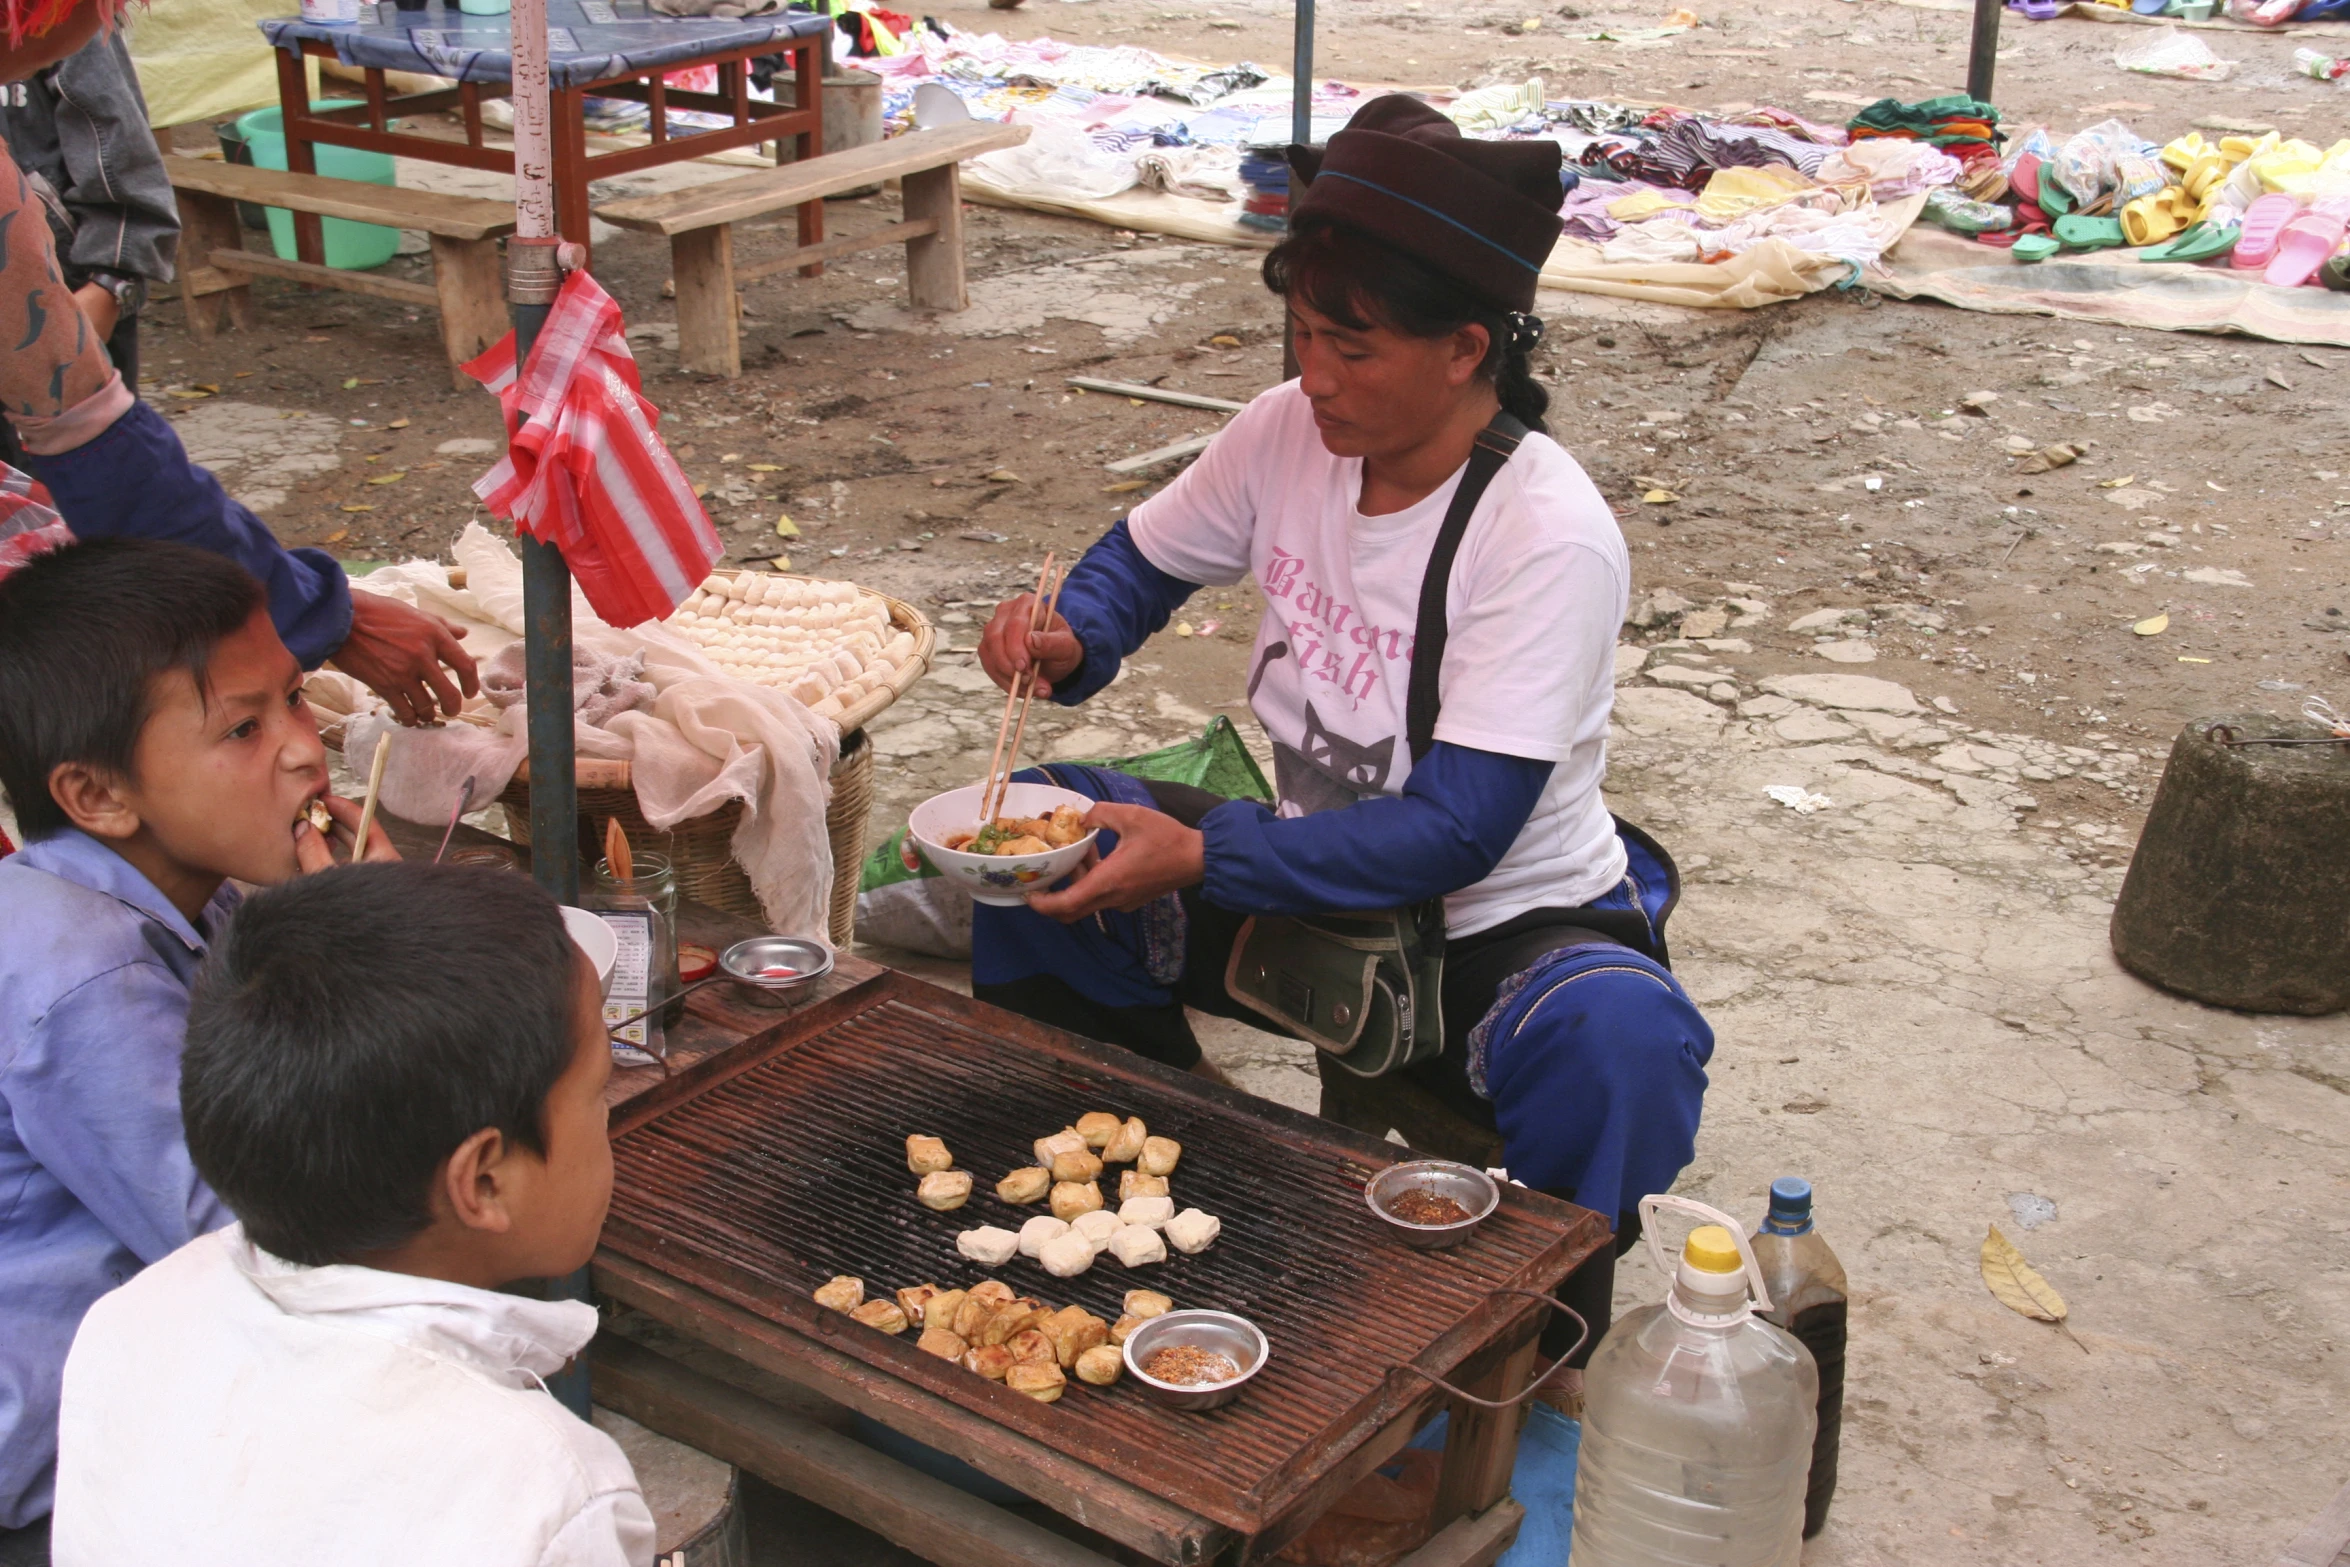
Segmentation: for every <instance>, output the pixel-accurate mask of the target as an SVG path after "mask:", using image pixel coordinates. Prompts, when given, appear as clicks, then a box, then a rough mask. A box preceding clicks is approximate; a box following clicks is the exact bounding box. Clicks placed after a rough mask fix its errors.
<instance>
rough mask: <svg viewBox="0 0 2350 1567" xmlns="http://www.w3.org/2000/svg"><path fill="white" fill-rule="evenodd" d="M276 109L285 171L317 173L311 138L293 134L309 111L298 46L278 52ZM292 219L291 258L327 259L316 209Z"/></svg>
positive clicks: (319, 261) (319, 262) (307, 82)
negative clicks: (282, 120)
mask: <svg viewBox="0 0 2350 1567" xmlns="http://www.w3.org/2000/svg"><path fill="white" fill-rule="evenodd" d="M277 101H278V112H279V113H280V114H282V115H284V117H285V131H286V170H287V172H289V173H292V174H316V173H317V172H318V158H317V155H316V154H315V153H314V152H313V151H312V150H311V143H310V139H309V138H308V137H307V136H301V135H298V134H296V132H295V130H294V123H295V120H296V119H297V117H300V116H305V115H308V114H309V112H310V73H309V72H308V71H307V70H305V69H304V68H303V64H302V52H301V51H300V50H299V49H280V50H279V51H278V52H277ZM293 219H294V259H295V260H297V261H307V262H309V263H310V264H311V265H312V266H314V267H315V266H323V265H324V264H325V262H326V231H325V230H323V229H321V228H320V227H319V226H318V214H317V213H315V212H297V213H294V214H293Z"/></svg>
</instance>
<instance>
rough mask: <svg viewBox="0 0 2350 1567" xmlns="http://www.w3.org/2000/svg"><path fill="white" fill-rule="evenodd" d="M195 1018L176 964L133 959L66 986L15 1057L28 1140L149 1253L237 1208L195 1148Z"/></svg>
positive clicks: (49, 1166) (12, 1105) (11, 1082)
mask: <svg viewBox="0 0 2350 1567" xmlns="http://www.w3.org/2000/svg"><path fill="white" fill-rule="evenodd" d="M187 1021H188V993H187V991H186V989H185V988H184V987H182V985H181V984H180V983H179V981H178V980H177V979H175V978H173V977H172V975H171V973H170V972H169V971H168V970H167V969H165V968H164V967H163V966H162V965H161V964H159V963H156V962H153V961H147V962H138V963H127V964H125V965H123V966H122V967H120V968H117V969H111V970H109V971H108V972H106V973H104V974H100V975H97V976H95V977H94V978H92V979H90V980H88V981H87V982H85V983H83V984H82V985H79V986H77V987H76V988H75V989H73V990H72V991H70V992H68V993H67V994H66V995H65V996H63V997H62V998H60V999H59V1000H58V1001H57V1003H56V1004H55V1005H54V1006H52V1007H51V1008H50V1009H49V1011H48V1013H47V1014H46V1015H45V1016H44V1017H43V1018H42V1019H41V1021H40V1023H39V1024H38V1025H37V1026H36V1027H35V1028H34V1029H33V1030H32V1037H31V1038H29V1039H26V1040H24V1041H23V1042H22V1044H21V1046H20V1048H19V1049H18V1051H17V1053H16V1058H15V1060H14V1061H13V1062H12V1063H11V1064H10V1066H9V1069H8V1094H7V1100H8V1108H9V1113H10V1115H11V1117H12V1118H13V1119H14V1121H15V1125H16V1135H17V1136H18V1137H20V1138H22V1139H23V1141H24V1145H25V1149H26V1151H27V1152H29V1153H30V1154H31V1155H32V1156H33V1157H34V1158H36V1159H38V1160H39V1161H40V1162H41V1165H42V1167H43V1168H44V1169H46V1170H48V1171H49V1172H50V1173H51V1174H53V1175H55V1176H56V1177H57V1179H58V1180H59V1181H60V1182H62V1183H63V1184H64V1186H65V1188H66V1189H67V1190H68V1191H70V1192H72V1193H73V1194H74V1196H75V1197H76V1198H77V1199H79V1200H80V1202H81V1203H82V1205H83V1206H84V1207H86V1208H88V1209H89V1210H90V1211H91V1212H92V1213H93V1214H95V1215H97V1217H98V1222H99V1223H101V1224H103V1225H105V1226H106V1229H107V1232H108V1233H109V1234H111V1235H113V1236H114V1238H115V1239H116V1240H118V1241H120V1242H122V1244H123V1245H125V1246H127V1247H129V1248H130V1249H131V1251H132V1252H134V1253H136V1254H137V1255H138V1257H139V1258H140V1259H141V1260H142V1261H145V1262H155V1261H157V1260H159V1259H161V1258H163V1257H166V1256H168V1255H170V1254H171V1253H172V1252H174V1251H176V1250H178V1249H179V1248H180V1247H182V1246H184V1245H186V1244H187V1243H188V1242H189V1241H191V1240H194V1239H195V1238H196V1237H197V1236H199V1235H202V1234H205V1233H207V1232H209V1231H212V1230H217V1229H219V1228H220V1227H221V1226H222V1225H224V1224H227V1223H228V1222H229V1221H230V1220H231V1219H232V1218H233V1217H234V1215H232V1214H231V1213H230V1212H229V1211H228V1209H227V1208H226V1207H225V1206H223V1205H222V1203H221V1201H220V1199H219V1198H218V1197H216V1196H214V1195H213V1192H212V1188H211V1187H209V1186H207V1185H205V1184H204V1181H203V1178H202V1177H201V1176H199V1175H197V1173H196V1167H195V1164H194V1163H193V1161H191V1160H190V1158H189V1157H188V1140H187V1133H186V1131H185V1129H184V1128H183V1127H182V1125H181V1122H180V1043H181V1041H182V1039H183V1038H185V1036H186V1033H187Z"/></svg>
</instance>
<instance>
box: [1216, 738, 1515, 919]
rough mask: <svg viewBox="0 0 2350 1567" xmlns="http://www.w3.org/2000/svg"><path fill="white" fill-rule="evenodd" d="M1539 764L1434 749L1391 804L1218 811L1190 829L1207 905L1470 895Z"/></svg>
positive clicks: (1497, 858)
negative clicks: (1196, 835) (1283, 811)
mask: <svg viewBox="0 0 2350 1567" xmlns="http://www.w3.org/2000/svg"><path fill="white" fill-rule="evenodd" d="M1550 769H1551V764H1550V763H1548V762H1538V761H1533V760H1530V759H1528V758H1526V757H1522V756H1504V755H1502V754H1501V753H1499V752H1496V751H1479V750H1475V749H1472V748H1471V747H1468V746H1460V745H1448V744H1446V743H1445V742H1443V741H1441V740H1439V741H1438V742H1436V744H1435V745H1433V746H1431V747H1430V748H1429V750H1428V754H1427V756H1426V757H1425V758H1423V759H1422V760H1421V761H1419V762H1417V763H1415V764H1413V767H1412V771H1411V776H1410V777H1408V778H1406V779H1405V780H1404V786H1403V793H1402V795H1400V796H1393V795H1380V796H1378V797H1376V798H1373V799H1368V800H1362V801H1358V802H1357V803H1355V804H1353V805H1350V806H1347V807H1346V808H1344V809H1343V810H1336V811H1317V812H1316V813H1314V814H1313V815H1311V816H1293V817H1287V818H1283V817H1277V816H1275V815H1274V814H1273V813H1272V812H1271V811H1269V810H1267V809H1266V808H1265V807H1264V806H1262V805H1259V804H1257V803H1256V802H1255V801H1253V800H1230V801H1227V802H1225V803H1224V804H1222V805H1219V806H1217V807H1216V808H1215V809H1214V810H1212V811H1210V812H1209V813H1208V814H1207V817H1206V819H1205V820H1203V821H1202V822H1201V823H1200V831H1201V832H1202V834H1204V835H1205V837H1206V840H1207V842H1206V849H1207V879H1206V881H1205V882H1204V883H1203V884H1202V888H1201V890H1202V891H1203V892H1204V893H1205V894H1206V896H1207V899H1208V901H1209V902H1210V903H1213V904H1215V905H1217V906H1218V907H1220V908H1226V909H1231V910H1233V911H1234V912H1236V913H1242V914H1312V913H1317V912H1322V911H1325V910H1338V909H1388V908H1395V907H1397V906H1399V905H1401V904H1406V903H1417V902H1419V901H1421V900H1422V899H1425V898H1436V897H1442V896H1443V895H1444V894H1446V893H1450V892H1458V891H1460V890H1461V889H1462V888H1463V887H1471V886H1475V885H1476V884H1477V883H1478V882H1480V881H1483V880H1484V879H1485V878H1486V876H1488V875H1489V874H1491V872H1492V870H1493V867H1494V866H1495V865H1497V864H1499V863H1500V862H1501V857H1502V856H1503V855H1504V854H1506V853H1508V852H1509V847H1510V845H1511V844H1512V843H1515V842H1516V841H1517V837H1518V834H1519V832H1521V831H1522V830H1523V829H1524V828H1525V825H1526V821H1527V818H1529V817H1531V816H1532V815H1533V814H1534V806H1535V802H1537V801H1538V800H1540V799H1541V798H1542V791H1543V788H1544V786H1545V785H1547V784H1548V783H1549V782H1550Z"/></svg>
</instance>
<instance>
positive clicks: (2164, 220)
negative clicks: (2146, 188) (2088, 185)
mask: <svg viewBox="0 0 2350 1567" xmlns="http://www.w3.org/2000/svg"><path fill="white" fill-rule="evenodd" d="M2174 189H2175V187H2174ZM2183 227H2185V225H2184V224H2183V223H2182V222H2181V221H2180V219H2179V215H2178V213H2177V211H2176V210H2175V209H2174V208H2173V207H2172V205H2171V201H2170V192H2169V191H2164V192H2163V193H2162V194H2161V195H2159V196H2140V197H2139V198H2138V199H2137V200H2136V201H2133V202H2131V203H2129V204H2128V205H2127V206H2125V207H2123V208H2122V237H2123V238H2125V239H2127V240H2128V241H2129V242H2130V243H2131V244H2132V245H2137V246H2141V247H2143V246H2147V245H2159V244H2161V243H2162V242H2163V241H2164V240H2166V239H2169V238H2170V237H2171V236H2172V235H2174V234H2176V233H2178V232H2179V230H2180V229H2181V228H2183Z"/></svg>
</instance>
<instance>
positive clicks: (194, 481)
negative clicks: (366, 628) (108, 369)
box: [27, 402, 351, 669]
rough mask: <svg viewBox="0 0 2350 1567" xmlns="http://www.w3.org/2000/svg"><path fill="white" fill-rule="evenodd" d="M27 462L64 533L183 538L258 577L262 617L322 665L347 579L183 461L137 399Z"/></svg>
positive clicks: (173, 435)
mask: <svg viewBox="0 0 2350 1567" xmlns="http://www.w3.org/2000/svg"><path fill="white" fill-rule="evenodd" d="M27 461H28V462H29V463H30V464H31V465H32V470H33V476H34V477H35V478H37V479H39V480H40V481H41V482H42V483H43V484H45V485H47V486H48V487H49V493H50V495H52V496H53V497H55V498H56V502H57V510H58V514H59V515H60V516H62V517H64V518H65V522H66V526H68V527H70V528H72V529H73V532H74V537H76V538H80V539H168V540H171V541H173V542H175V543H179V544H192V545H194V546H196V547H197V548H198V549H204V550H210V551H212V553H214V554H215V555H226V556H227V557H228V558H229V559H231V560H233V561H235V562H236V563H237V564H238V565H240V566H242V567H244V568H245V569H246V570H247V571H249V572H251V573H253V575H254V576H256V577H259V578H260V579H261V585H262V586H263V587H264V588H266V589H267V590H268V592H269V618H270V619H271V621H273V622H275V624H276V626H277V634H278V636H279V637H280V638H281V639H282V640H283V641H284V642H285V645H286V648H287V650H288V651H290V652H291V653H292V654H293V655H294V657H296V658H297V659H300V660H301V661H302V667H303V668H304V669H316V668H317V667H318V666H319V665H321V664H323V663H325V662H326V661H327V659H328V658H329V657H331V656H332V655H333V653H334V651H335V649H337V648H339V647H341V646H342V645H343V642H344V640H345V639H346V638H348V637H349V636H350V634H351V584H350V582H349V581H348V580H347V579H346V578H345V577H344V576H343V568H342V567H341V566H339V565H337V564H336V563H335V558H334V557H333V556H332V555H329V554H328V553H327V552H326V551H324V550H313V549H300V550H289V549H287V548H286V547H285V546H284V545H282V544H280V543H278V541H277V538H276V536H275V535H274V534H272V533H271V532H270V531H269V528H268V526H267V525H266V524H264V523H263V522H262V520H261V519H260V518H258V517H256V516H254V515H253V514H252V513H251V512H250V511H248V510H246V509H245V507H244V506H243V504H242V503H240V502H238V501H236V500H233V499H231V498H230V496H229V493H228V492H227V491H226V490H224V489H222V488H221V487H220V481H219V480H218V479H216V478H214V477H213V476H212V473H211V471H210V470H209V469H205V468H199V467H197V466H196V464H195V463H193V462H191V461H189V460H188V450H187V448H186V447H184V446H182V445H181V444H180V437H179V432H178V431H177V430H174V429H173V428H172V427H171V425H170V424H169V423H167V422H166V421H165V419H164V418H163V416H162V415H161V414H159V413H157V412H156V411H155V410H154V409H153V408H151V407H149V406H148V405H147V404H146V403H144V402H134V403H133V404H132V405H131V411H130V412H129V413H127V414H124V415H123V416H122V417H121V418H120V419H118V420H116V421H115V422H114V424H113V425H112V426H111V427H110V428H109V429H108V430H107V431H106V433H105V434H103V435H101V436H99V437H98V438H97V439H96V440H94V441H91V442H90V443H89V444H87V445H85V446H77V447H75V448H74V449H73V450H72V451H70V452H61V453H58V454H57V455H55V456H51V457H29V458H28V459H27Z"/></svg>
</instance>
